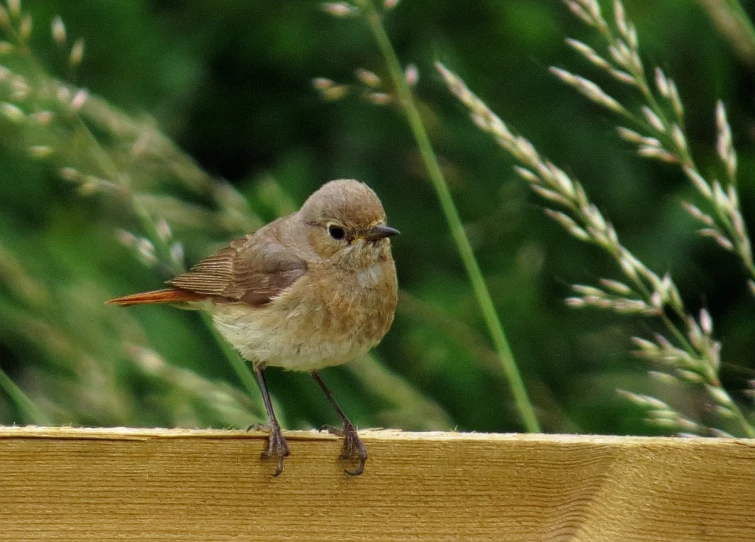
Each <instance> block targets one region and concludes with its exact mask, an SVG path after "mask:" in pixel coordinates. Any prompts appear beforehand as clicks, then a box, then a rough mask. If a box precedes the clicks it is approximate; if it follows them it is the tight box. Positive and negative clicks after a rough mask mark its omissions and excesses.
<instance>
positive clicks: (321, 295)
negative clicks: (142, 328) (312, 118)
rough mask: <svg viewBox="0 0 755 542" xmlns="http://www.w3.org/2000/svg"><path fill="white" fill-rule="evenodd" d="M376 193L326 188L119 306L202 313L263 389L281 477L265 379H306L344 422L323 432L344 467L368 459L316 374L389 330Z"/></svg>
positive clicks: (390, 292)
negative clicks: (338, 448) (275, 372)
mask: <svg viewBox="0 0 755 542" xmlns="http://www.w3.org/2000/svg"><path fill="white" fill-rule="evenodd" d="M399 233H400V232H399V231H398V230H397V229H395V228H393V227H391V226H389V225H388V224H387V222H386V214H385V210H384V209H383V205H382V203H381V201H380V199H379V198H378V196H377V194H375V192H374V191H373V190H372V189H371V188H369V187H368V186H367V185H366V184H365V183H363V182H360V181H357V180H353V179H339V180H334V181H330V182H327V183H325V184H324V185H322V186H321V187H320V188H319V189H318V190H317V191H315V192H314V193H312V195H311V196H310V197H309V198H307V200H306V201H305V202H304V203H303V204H302V206H301V208H300V209H299V210H298V211H296V212H293V213H291V214H289V215H286V216H283V217H280V218H278V219H276V220H273V221H272V222H270V223H268V224H266V225H265V226H263V227H262V228H260V229H258V230H257V231H255V232H254V233H251V234H248V235H246V236H245V237H243V238H240V239H236V240H233V241H231V243H230V244H229V245H228V246H226V247H225V248H222V249H220V250H219V251H218V252H216V253H215V254H213V255H211V256H209V257H207V258H205V259H203V260H201V261H200V262H199V263H197V264H196V265H194V266H193V267H192V268H191V269H190V270H189V271H187V272H185V273H183V274H180V275H178V276H176V277H174V278H172V279H170V280H168V281H167V285H168V287H167V288H164V289H161V290H155V291H149V292H144V293H137V294H132V295H126V296H124V297H119V298H116V299H112V300H110V301H109V303H112V304H115V305H120V306H131V305H141V304H154V303H163V304H172V305H176V306H179V307H181V308H190V309H200V310H206V311H208V312H209V313H210V315H211V317H212V321H213V323H214V325H215V327H216V329H217V330H218V331H219V332H220V334H221V335H222V337H223V338H224V339H225V340H226V341H228V343H230V344H231V345H232V346H233V348H234V349H235V350H236V351H238V353H239V354H240V355H241V356H242V357H243V358H244V359H245V360H247V361H248V362H249V363H251V366H252V369H253V370H254V374H255V377H256V380H257V384H258V385H259V388H260V392H261V394H262V399H263V402H264V405H265V410H266V413H267V418H268V425H267V428H268V429H269V434H268V443H267V448H266V449H265V451H263V453H262V457H263V458H271V459H277V465H276V468H275V472H274V473H273V476H276V477H277V476H279V475H280V474H281V473H282V472H283V468H284V459H285V458H286V457H288V456H289V455H290V453H291V452H290V448H289V446H288V443H287V442H286V439H285V438H284V436H283V433H282V431H281V428H280V424H279V423H278V420H277V418H276V416H275V411H274V410H273V405H272V402H271V400H270V394H269V392H268V387H267V384H266V382H265V375H264V371H265V370H266V368H268V367H280V368H283V369H285V370H294V371H307V372H309V373H310V374H311V375H312V377H313V379H314V380H315V382H316V383H317V385H318V386H319V387H320V388H321V389H322V391H323V393H324V394H325V397H326V398H327V400H328V401H329V402H330V404H331V405H332V406H333V408H334V409H335V411H336V413H337V414H338V416H339V417H340V418H341V421H342V422H343V427H342V428H337V427H333V426H323V427H322V428H321V429H327V430H328V431H329V432H330V433H332V434H335V435H338V436H341V437H343V450H342V453H341V455H340V458H341V459H345V460H353V461H355V463H356V466H355V467H354V468H353V469H352V470H349V469H344V470H345V472H346V473H347V474H351V475H355V476H357V475H360V474H362V473H363V472H364V467H365V462H366V461H367V458H368V454H367V450H366V448H365V446H364V443H363V442H362V440H361V439H360V438H359V435H358V433H357V430H356V427H355V425H354V424H353V423H352V422H351V421H350V420H349V418H348V417H347V416H346V413H345V412H344V411H343V409H342V408H341V407H340V406H339V404H338V403H337V402H336V400H335V398H334V397H333V395H332V393H331V392H330V391H329V389H328V388H327V387H326V385H325V383H324V382H323V380H322V378H321V377H320V374H319V371H320V370H321V369H324V368H326V367H330V366H336V365H341V364H343V363H347V362H349V361H353V360H355V359H357V358H359V357H361V356H363V355H365V354H366V353H367V352H368V351H369V350H370V349H371V348H373V347H374V346H376V345H377V344H378V343H379V342H380V341H381V340H382V338H383V337H384V336H385V334H386V333H387V332H388V330H389V329H390V327H391V324H392V323H393V317H394V313H395V310H396V305H397V300H398V282H397V278H396V267H395V263H394V260H393V256H392V254H391V241H390V239H391V238H392V237H394V236H396V235H399Z"/></svg>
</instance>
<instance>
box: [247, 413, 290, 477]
mask: <svg viewBox="0 0 755 542" xmlns="http://www.w3.org/2000/svg"><path fill="white" fill-rule="evenodd" d="M255 426H259V427H264V428H267V429H268V430H269V431H270V435H269V436H268V437H267V450H265V451H264V452H262V458H263V459H269V458H271V457H272V458H278V466H277V467H276V468H275V472H274V473H273V477H278V476H280V474H281V473H282V472H283V460H284V459H285V458H286V457H288V456H289V455H291V450H290V449H289V447H288V443H287V442H286V439H285V438H283V433H282V432H281V428H280V426H279V425H278V424H275V425H270V426H264V425H262V424H254V425H252V426H250V428H251V427H255Z"/></svg>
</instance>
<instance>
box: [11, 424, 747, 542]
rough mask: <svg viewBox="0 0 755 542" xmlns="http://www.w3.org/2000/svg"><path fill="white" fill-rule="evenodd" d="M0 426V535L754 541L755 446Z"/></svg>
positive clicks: (515, 437) (633, 439)
mask: <svg viewBox="0 0 755 542" xmlns="http://www.w3.org/2000/svg"><path fill="white" fill-rule="evenodd" d="M360 434H361V435H362V437H363V439H364V441H365V444H366V445H367V447H368V449H369V452H370V460H369V461H368V462H367V467H366V470H365V473H364V475H362V476H360V477H350V476H347V475H345V474H344V473H343V467H344V466H348V465H344V464H343V463H342V462H339V461H338V460H337V456H338V454H339V452H340V441H339V440H338V439H336V438H333V437H329V436H327V435H320V434H317V433H314V432H296V431H294V432H289V433H287V436H288V438H289V441H290V444H291V450H292V455H291V457H290V458H289V459H288V460H287V462H286V470H285V472H284V473H283V474H282V475H281V476H280V477H279V478H272V477H271V476H270V475H271V473H272V472H273V470H274V464H273V462H272V461H263V460H260V458H259V454H260V452H261V451H262V449H263V447H264V445H265V435H264V434H261V433H245V432H241V431H188V430H163V429H154V430H144V429H122V428H117V429H73V428H37V427H7V428H0V466H1V468H2V471H1V473H0V538H2V540H21V539H24V540H30V539H31V540H103V539H110V538H119V539H125V540H265V541H277V540H339V541H343V540H396V541H399V540H428V541H429V540H433V541H435V540H451V539H453V540H506V541H509V540H511V541H516V540H523V541H524V540H526V541H535V540H569V541H601V540H611V541H613V540H621V541H633V540H652V541H674V542H677V541H685V540H716V541H721V540H732V541H734V540H736V541H744V540H755V441H746V440H732V439H676V438H641V437H598V436H566V435H494V434H459V433H401V432H395V431H362V432H360Z"/></svg>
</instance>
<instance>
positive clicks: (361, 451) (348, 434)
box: [312, 371, 367, 476]
mask: <svg viewBox="0 0 755 542" xmlns="http://www.w3.org/2000/svg"><path fill="white" fill-rule="evenodd" d="M312 378H314V379H315V382H317V385H318V386H320V388H321V389H322V391H323V393H324V394H325V397H327V398H328V401H330V404H331V405H333V408H334V409H335V410H336V412H337V413H338V415H339V416H340V417H341V420H343V429H339V428H338V427H333V426H332V425H325V426H323V427H321V428H320V430H321V431H322V430H323V429H326V430H327V431H328V433H330V434H332V435H338V436H339V437H343V452H342V453H341V456H340V457H341V459H351V458H354V457H356V458H357V459H358V460H359V465H357V467H356V468H355V469H354V470H347V469H344V470H345V472H346V474H351V475H352V476H359V475H360V474H362V472H364V464H365V462H366V461H367V448H365V447H364V443H362V440H361V439H360V438H359V435H358V434H357V430H356V427H354V424H353V423H351V421H350V420H349V418H348V417H347V416H346V413H345V412H344V411H343V409H342V408H341V407H340V406H338V403H337V402H336V400H335V398H334V397H333V394H332V393H330V390H329V389H328V388H327V387H326V386H325V382H323V381H322V378H320V375H319V374H317V371H312Z"/></svg>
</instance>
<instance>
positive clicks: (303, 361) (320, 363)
mask: <svg viewBox="0 0 755 542" xmlns="http://www.w3.org/2000/svg"><path fill="white" fill-rule="evenodd" d="M269 312H270V311H268V310H267V308H261V309H260V308H258V309H254V308H250V307H247V306H243V305H220V306H217V307H216V310H214V311H213V321H214V323H215V327H216V328H217V329H218V331H219V332H220V334H221V335H223V337H224V338H225V339H226V340H227V341H228V342H229V343H231V345H232V346H233V347H234V348H235V349H236V350H237V351H238V352H239V353H240V354H241V356H242V357H243V358H244V359H246V360H249V361H251V362H252V364H254V365H255V366H262V367H267V366H271V367H282V368H284V369H289V370H294V371H314V370H318V369H322V368H324V367H330V366H333V365H341V364H342V363H346V362H349V361H352V360H354V359H356V358H359V357H361V356H363V355H364V354H366V353H367V351H368V350H369V349H370V348H371V347H372V346H374V345H373V344H370V343H368V342H365V341H363V340H359V339H358V338H356V337H350V336H348V335H339V336H335V337H332V338H331V339H330V340H328V339H325V338H324V337H323V335H322V334H320V333H317V330H316V326H312V328H311V329H310V330H309V332H307V329H305V328H306V327H307V326H308V324H307V323H305V322H302V323H299V322H296V321H294V322H292V321H290V320H289V321H288V322H283V321H281V320H282V319H281V318H278V317H276V316H272V317H271V316H270V315H269V314H263V313H269ZM252 313H256V314H253V315H252ZM294 320H299V318H295V317H294ZM292 327H295V328H296V329H295V330H292V329H291V328H292ZM292 331H293V332H292Z"/></svg>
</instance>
